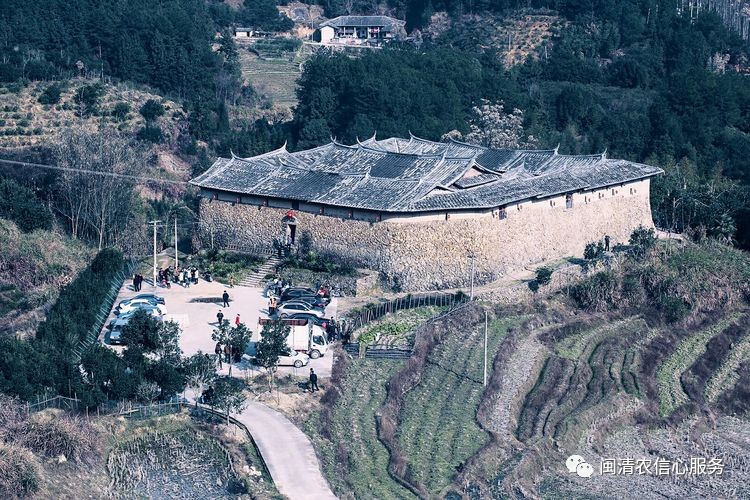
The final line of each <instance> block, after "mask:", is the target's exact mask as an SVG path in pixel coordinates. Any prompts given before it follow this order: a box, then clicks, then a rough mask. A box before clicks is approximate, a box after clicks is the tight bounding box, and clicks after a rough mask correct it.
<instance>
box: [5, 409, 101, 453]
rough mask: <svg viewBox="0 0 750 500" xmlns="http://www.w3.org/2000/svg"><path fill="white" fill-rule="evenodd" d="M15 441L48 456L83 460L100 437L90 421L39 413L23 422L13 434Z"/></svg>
mask: <svg viewBox="0 0 750 500" xmlns="http://www.w3.org/2000/svg"><path fill="white" fill-rule="evenodd" d="M11 439H12V441H13V442H14V443H16V444H19V445H21V446H24V447H26V448H28V449H30V450H31V451H33V452H35V453H37V454H39V455H42V456H44V457H47V458H54V457H58V456H60V455H64V456H65V458H66V459H68V460H73V461H76V462H82V461H85V460H88V459H90V458H91V457H92V456H94V454H95V453H96V451H97V449H98V447H99V442H100V441H99V440H100V436H99V433H98V431H97V430H96V429H95V428H94V427H93V426H92V425H90V424H88V423H86V422H85V421H83V420H81V419H77V418H73V417H70V416H68V415H66V414H52V413H46V412H43V413H37V414H34V415H32V416H31V417H30V418H28V419H26V420H25V421H23V422H22V423H21V424H20V425H19V426H18V427H17V428H15V429H14V432H13V434H12V436H11Z"/></svg>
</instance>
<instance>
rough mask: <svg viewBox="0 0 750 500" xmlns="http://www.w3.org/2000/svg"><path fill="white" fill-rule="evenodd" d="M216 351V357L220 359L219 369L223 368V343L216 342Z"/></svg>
mask: <svg viewBox="0 0 750 500" xmlns="http://www.w3.org/2000/svg"><path fill="white" fill-rule="evenodd" d="M214 353H215V354H216V359H218V360H219V370H221V369H222V368H223V366H222V364H221V354H222V350H221V344H219V343H218V342H217V343H216V347H215V348H214Z"/></svg>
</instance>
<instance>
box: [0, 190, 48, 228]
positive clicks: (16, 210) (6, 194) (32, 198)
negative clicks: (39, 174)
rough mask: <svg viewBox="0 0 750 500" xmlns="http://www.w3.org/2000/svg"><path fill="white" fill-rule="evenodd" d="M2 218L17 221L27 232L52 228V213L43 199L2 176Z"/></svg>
mask: <svg viewBox="0 0 750 500" xmlns="http://www.w3.org/2000/svg"><path fill="white" fill-rule="evenodd" d="M0 218H4V219H8V220H11V221H13V222H15V223H16V225H17V226H18V227H19V229H21V230H22V231H26V232H28V231H33V230H35V229H51V228H52V215H51V214H50V212H49V210H47V209H46V208H45V206H44V204H43V203H42V201H41V200H39V199H38V198H37V197H36V195H35V194H34V192H33V191H32V190H31V189H29V188H27V187H26V186H23V185H21V184H19V183H17V182H16V181H14V180H12V179H5V178H0Z"/></svg>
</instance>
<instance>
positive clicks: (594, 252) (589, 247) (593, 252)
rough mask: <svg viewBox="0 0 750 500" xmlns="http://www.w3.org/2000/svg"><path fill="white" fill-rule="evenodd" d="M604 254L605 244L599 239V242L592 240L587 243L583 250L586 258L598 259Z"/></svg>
mask: <svg viewBox="0 0 750 500" xmlns="http://www.w3.org/2000/svg"><path fill="white" fill-rule="evenodd" d="M602 255H604V245H602V242H601V241H599V242H597V243H594V242H591V243H586V248H585V250H584V251H583V258H584V259H586V260H594V259H598V258H599V257H601V256H602Z"/></svg>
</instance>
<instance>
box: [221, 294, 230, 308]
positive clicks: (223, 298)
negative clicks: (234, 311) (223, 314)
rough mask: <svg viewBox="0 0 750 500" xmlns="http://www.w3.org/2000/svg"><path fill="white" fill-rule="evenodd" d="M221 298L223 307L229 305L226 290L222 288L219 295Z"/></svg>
mask: <svg viewBox="0 0 750 500" xmlns="http://www.w3.org/2000/svg"><path fill="white" fill-rule="evenodd" d="M221 299H222V300H223V301H224V307H229V294H228V293H227V291H226V290H224V294H223V295H222V296H221Z"/></svg>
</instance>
